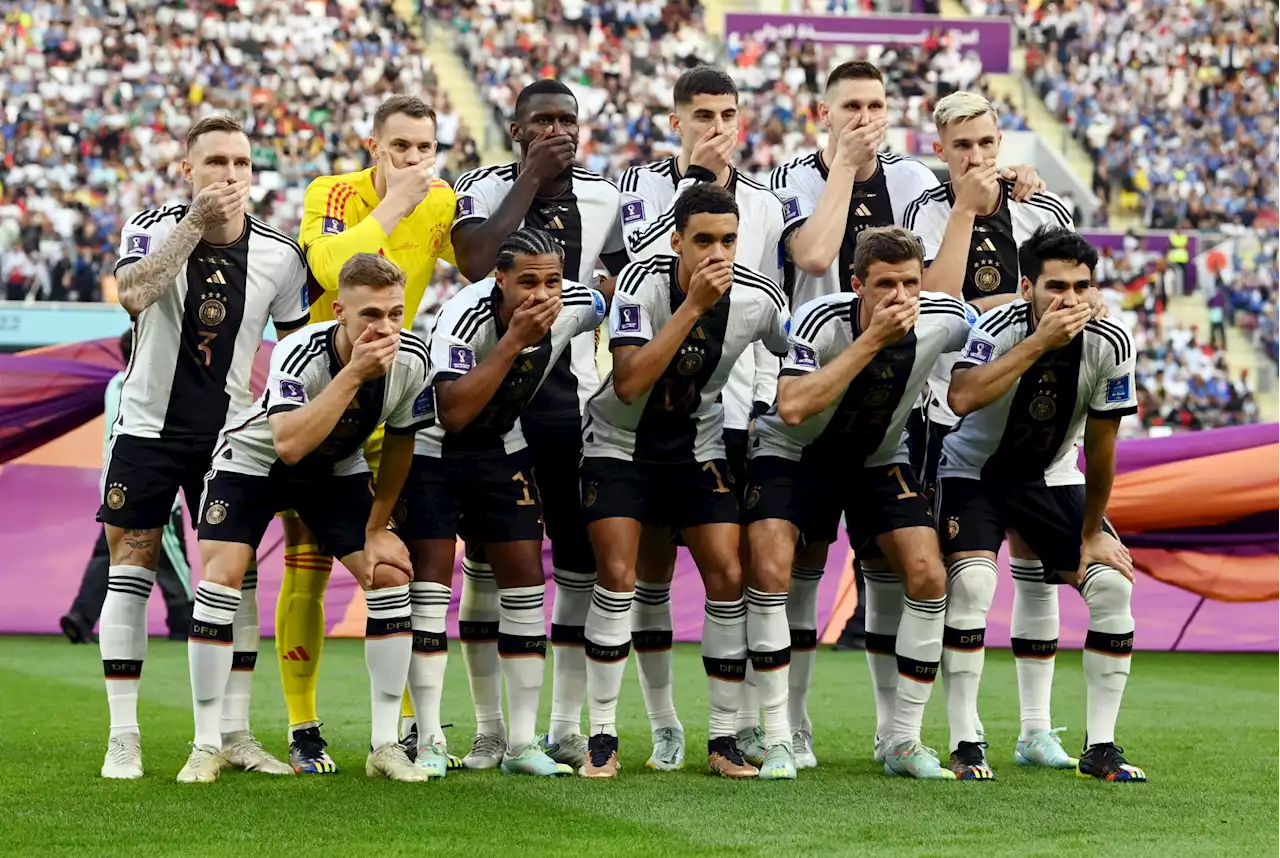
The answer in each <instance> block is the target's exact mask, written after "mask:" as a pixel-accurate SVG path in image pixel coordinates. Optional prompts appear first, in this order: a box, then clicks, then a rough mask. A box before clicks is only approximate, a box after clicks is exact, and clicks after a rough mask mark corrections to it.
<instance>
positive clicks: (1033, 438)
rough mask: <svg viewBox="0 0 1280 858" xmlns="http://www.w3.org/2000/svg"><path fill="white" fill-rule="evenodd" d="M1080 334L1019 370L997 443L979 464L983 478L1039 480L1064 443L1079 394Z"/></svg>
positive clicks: (1082, 342) (1021, 480)
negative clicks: (993, 450) (1028, 366)
mask: <svg viewBox="0 0 1280 858" xmlns="http://www.w3.org/2000/svg"><path fill="white" fill-rule="evenodd" d="M1083 355H1084V337H1075V338H1074V339H1072V340H1071V342H1070V343H1068V344H1067V345H1066V346H1064V347H1063V348H1060V349H1055V350H1053V351H1051V352H1047V353H1046V354H1044V355H1042V356H1041V357H1040V359H1039V360H1037V361H1036V362H1035V363H1033V364H1032V365H1031V367H1030V368H1029V369H1028V370H1027V371H1026V372H1024V373H1023V374H1022V378H1020V379H1019V380H1018V386H1017V388H1016V389H1015V390H1014V393H1013V401H1012V402H1011V403H1010V404H1009V413H1008V416H1007V417H1006V418H1005V424H1004V432H1003V433H1002V434H1001V436H1000V445H999V446H998V447H997V448H996V451H995V452H994V453H992V454H991V458H989V459H987V463H986V465H984V466H983V468H982V477H983V479H988V478H990V479H999V480H1005V481H1014V482H1019V483H1042V482H1043V481H1044V471H1045V469H1046V468H1048V467H1049V465H1050V464H1052V462H1053V459H1054V457H1055V456H1056V455H1057V453H1058V451H1059V450H1061V449H1062V445H1063V444H1064V443H1066V440H1067V431H1068V430H1069V429H1070V428H1071V417H1072V415H1073V414H1075V410H1076V398H1077V397H1078V396H1079V394H1080V362H1081V360H1082V359H1083Z"/></svg>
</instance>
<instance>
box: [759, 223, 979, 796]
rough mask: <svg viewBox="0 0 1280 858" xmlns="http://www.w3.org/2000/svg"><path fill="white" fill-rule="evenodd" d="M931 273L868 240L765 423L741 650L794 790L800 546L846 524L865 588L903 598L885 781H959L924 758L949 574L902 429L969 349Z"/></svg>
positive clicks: (884, 735)
mask: <svg viewBox="0 0 1280 858" xmlns="http://www.w3.org/2000/svg"><path fill="white" fill-rule="evenodd" d="M923 273H924V267H923V259H922V257H921V252H920V245H919V243H918V241H917V240H916V237H915V236H914V235H912V234H911V233H910V232H908V231H906V230H904V229H901V228H897V227H875V228H872V229H869V230H866V231H864V232H863V233H862V235H861V236H860V238H859V240H858V247H857V249H856V250H855V251H854V256H853V288H854V292H853V293H836V294H832V295H826V296H824V297H821V298H817V299H815V300H813V301H811V302H809V303H808V304H806V305H804V306H803V307H801V308H800V310H799V311H798V312H797V313H796V317H795V319H794V320H793V322H792V325H791V333H790V349H789V351H788V355H787V358H786V360H785V362H784V364H783V368H782V377H781V378H780V379H779V382H778V407H777V409H776V411H771V412H770V413H768V414H766V415H765V416H763V417H761V418H759V419H758V420H756V424H755V428H754V431H753V441H752V445H751V461H750V463H749V465H748V470H749V473H750V482H749V483H748V489H747V495H746V507H747V511H746V518H747V521H748V526H747V535H748V539H749V540H750V543H751V560H752V563H751V569H750V571H749V572H748V578H747V580H748V590H747V644H748V648H749V650H750V652H751V658H752V659H753V660H754V661H755V663H756V670H757V672H758V674H759V676H760V697H761V700H762V702H763V704H764V712H765V730H766V745H767V746H768V753H767V755H766V757H765V762H764V765H763V766H762V767H761V770H760V777H762V778H771V779H772V778H788V779H789V778H794V777H795V776H796V760H795V758H794V756H793V753H792V751H793V747H792V744H791V742H792V732H791V731H792V725H791V722H790V719H789V715H788V707H787V694H788V681H789V679H788V672H789V664H790V661H791V651H790V646H789V640H788V630H787V617H786V615H785V614H784V613H783V605H784V604H785V602H786V601H787V590H788V587H789V584H790V580H789V579H790V577H791V568H792V563H793V562H794V559H795V553H796V550H795V547H796V542H797V539H803V540H804V542H805V544H808V545H813V546H821V548H822V549H824V550H825V547H826V546H827V545H828V544H829V543H830V542H831V541H832V540H834V539H835V536H836V529H837V527H838V526H839V524H840V515H841V513H842V512H843V513H844V516H845V521H846V522H847V525H848V528H849V541H850V544H851V545H852V546H853V547H854V550H855V551H856V552H857V553H858V554H859V555H862V556H864V557H865V558H866V560H865V561H864V562H865V563H866V564H867V569H868V583H870V581H872V580H878V579H879V578H880V577H883V576H884V575H885V574H896V576H897V577H899V578H900V579H901V582H902V586H904V587H905V590H906V609H905V611H904V612H903V615H902V619H901V628H900V630H897V631H898V632H899V633H898V634H897V636H896V641H895V646H896V662H897V670H898V671H899V673H901V675H902V677H903V678H901V679H899V680H898V681H897V683H896V684H895V686H894V694H895V700H894V701H893V705H892V706H891V707H890V708H889V711H888V713H886V712H884V711H880V710H882V708H883V707H877V710H878V711H877V721H878V724H877V733H878V736H877V746H878V747H877V751H878V754H879V755H880V756H881V757H883V758H884V761H885V771H886V772H887V773H889V774H894V775H909V776H911V777H917V778H944V779H950V778H951V777H953V776H952V774H951V772H949V771H948V770H946V769H944V768H942V767H941V765H940V764H939V762H938V759H937V757H936V756H934V754H933V752H932V751H930V750H929V749H927V748H925V747H924V746H923V745H922V744H921V743H920V725H921V720H922V719H923V717H924V708H925V705H926V704H927V703H928V700H929V697H930V694H931V692H932V688H933V679H934V677H935V676H936V675H937V672H938V662H939V660H940V658H941V655H942V621H943V612H944V611H945V610H946V574H945V572H944V570H943V567H942V563H941V559H940V556H939V554H938V537H937V533H936V532H935V530H934V523H933V516H932V514H931V511H930V509H929V503H928V501H927V500H926V499H925V498H924V496H923V495H922V494H921V492H920V487H919V485H918V484H917V483H916V480H915V477H914V475H913V474H912V471H911V467H910V462H909V457H908V454H907V447H906V444H905V442H904V440H903V429H904V427H905V426H906V422H907V417H908V416H909V415H910V413H911V408H912V405H913V404H914V403H915V401H916V397H918V396H919V395H920V392H921V391H922V390H923V389H924V386H925V383H926V381H927V379H928V375H929V370H930V368H932V366H933V363H934V361H935V360H936V359H937V358H938V356H939V355H941V354H942V353H943V352H947V351H955V350H957V349H959V348H960V347H961V345H962V344H963V343H964V341H965V338H966V337H967V335H968V332H969V323H968V321H967V319H966V318H965V312H964V306H963V304H962V303H961V302H960V300H959V299H957V298H953V297H951V296H949V295H939V294H936V293H934V294H931V293H927V292H921V291H920V282H921V279H922V276H923ZM917 317H918V320H917ZM885 570H891V572H886V571H885ZM873 576H875V577H873Z"/></svg>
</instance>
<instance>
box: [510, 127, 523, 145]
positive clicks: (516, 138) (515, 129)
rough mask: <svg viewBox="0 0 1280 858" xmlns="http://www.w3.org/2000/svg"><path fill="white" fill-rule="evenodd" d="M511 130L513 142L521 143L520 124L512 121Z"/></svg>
mask: <svg viewBox="0 0 1280 858" xmlns="http://www.w3.org/2000/svg"><path fill="white" fill-rule="evenodd" d="M509 130H510V131H511V140H512V142H513V143H519V142H521V141H520V130H521V129H520V125H519V124H518V123H515V122H512V123H511V128H510V129H509Z"/></svg>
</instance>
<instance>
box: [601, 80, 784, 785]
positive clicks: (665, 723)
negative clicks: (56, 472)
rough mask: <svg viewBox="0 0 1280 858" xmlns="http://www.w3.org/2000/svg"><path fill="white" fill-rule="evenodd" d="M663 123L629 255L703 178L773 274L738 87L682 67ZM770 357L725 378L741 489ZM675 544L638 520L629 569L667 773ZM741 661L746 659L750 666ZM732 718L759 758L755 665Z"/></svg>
mask: <svg viewBox="0 0 1280 858" xmlns="http://www.w3.org/2000/svg"><path fill="white" fill-rule="evenodd" d="M672 101H673V102H674V109H673V110H672V113H671V125H672V127H673V128H674V129H675V130H676V132H677V133H678V134H679V135H680V141H681V152H680V154H679V155H677V156H675V157H672V158H666V159H663V160H661V161H656V162H654V163H652V164H646V165H644V166H640V167H632V168H631V169H629V170H628V171H627V172H626V173H625V174H624V175H623V177H622V182H621V186H622V230H623V233H624V235H625V237H626V241H627V251H628V253H629V255H630V257H631V259H632V261H638V260H643V259H652V258H653V257H654V256H658V255H670V254H671V234H672V232H674V231H675V216H674V206H675V202H676V200H677V199H679V197H680V194H682V193H683V192H685V191H687V190H688V189H689V188H692V187H695V186H697V185H698V184H702V183H711V184H716V185H719V186H720V187H722V188H727V189H728V190H729V192H730V193H732V194H733V195H734V198H735V199H736V200H737V202H738V211H739V213H740V217H739V222H738V242H737V248H738V249H737V256H736V257H735V260H734V261H735V262H736V263H737V264H738V265H745V266H746V267H747V268H750V269H751V270H753V271H755V272H757V273H760V274H763V275H765V276H766V277H769V278H770V279H773V280H775V281H777V282H779V283H780V282H781V280H780V277H781V272H780V269H779V268H778V242H779V241H780V240H781V238H782V204H781V203H780V201H779V200H778V198H777V197H776V196H775V195H774V194H773V193H772V192H771V191H769V190H768V189H767V188H765V187H764V185H761V184H760V183H758V182H756V181H754V180H753V179H751V178H750V177H749V176H746V175H744V174H742V173H741V172H739V171H738V169H737V168H736V167H734V166H733V164H732V159H733V155H734V151H735V150H736V149H737V145H738V121H739V113H738V88H737V87H736V86H734V83H733V79H732V78H730V77H729V75H727V74H725V73H724V72H723V71H721V70H720V69H717V68H711V67H710V66H699V67H697V68H694V69H690V70H689V71H686V72H685V73H684V74H682V75H680V78H679V80H677V81H676V85H675V89H674V91H673V92H672ZM777 380H778V360H777V358H775V357H773V356H772V355H770V354H769V350H768V349H767V348H765V347H764V345H763V344H762V343H759V342H757V343H755V344H753V347H752V348H751V349H750V350H748V351H745V352H743V353H742V357H740V358H738V362H737V363H735V364H734V365H733V371H732V372H731V373H730V374H729V380H728V381H727V382H726V383H725V386H724V394H723V398H724V426H725V435H724V443H725V459H726V461H728V463H729V470H730V472H731V473H732V474H733V477H734V482H735V483H736V484H737V485H738V486H739V490H741V487H742V486H743V485H744V484H745V477H746V473H745V466H746V457H747V426H748V425H749V423H750V421H751V419H752V418H753V417H755V416H756V415H757V414H761V413H763V412H764V411H766V410H767V409H768V408H769V407H770V406H771V405H772V404H773V397H774V390H775V389H776V386H777ZM675 561H676V549H675V545H674V543H673V541H672V539H671V534H670V533H669V532H668V531H666V529H665V528H655V527H649V528H646V532H645V534H644V536H643V538H642V547H641V551H640V562H639V566H638V568H637V570H636V575H637V579H638V582H637V584H636V600H635V602H634V603H633V606H632V610H633V612H634V614H635V616H634V617H633V618H632V635H633V644H634V646H635V650H636V666H637V668H638V672H639V676H640V687H641V689H642V691H643V692H644V702H645V709H646V710H648V713H649V726H650V728H651V729H652V731H653V755H652V756H651V757H650V758H649V761H648V763H647V764H646V765H648V766H649V767H650V768H654V769H658V770H662V771H670V770H673V769H678V768H680V766H681V765H682V764H683V760H684V753H685V741H684V727H683V726H682V725H681V723H680V719H679V718H678V717H677V716H676V707H675V699H674V697H673V695H672V688H673V687H674V684H675V677H674V671H673V669H672V660H671V623H672V618H671V580H672V578H673V577H674V575H675ZM748 667H749V666H748ZM743 691H744V693H743V704H742V710H741V712H740V713H739V718H738V743H739V747H741V749H742V752H743V754H744V755H745V756H746V758H747V759H748V760H750V761H751V762H752V763H753V764H757V765H758V764H759V763H760V761H761V760H762V759H763V758H764V746H763V745H762V744H761V741H762V739H763V738H764V734H763V732H762V731H761V730H760V727H759V723H760V706H759V700H758V698H757V696H756V694H755V671H754V669H749V670H748V672H747V677H746V684H745V685H744V686H743Z"/></svg>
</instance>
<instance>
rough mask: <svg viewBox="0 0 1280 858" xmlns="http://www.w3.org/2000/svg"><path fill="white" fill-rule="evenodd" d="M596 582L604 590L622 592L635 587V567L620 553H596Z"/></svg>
mask: <svg viewBox="0 0 1280 858" xmlns="http://www.w3.org/2000/svg"><path fill="white" fill-rule="evenodd" d="M596 582H597V583H598V584H599V585H600V586H601V587H604V588H605V589H606V590H611V591H613V592H615V593H622V592H626V591H628V590H633V589H635V586H636V567H635V564H634V563H632V562H628V560H627V558H626V557H625V556H623V555H621V554H620V553H616V552H612V551H610V552H605V553H603V554H600V553H597V555H596Z"/></svg>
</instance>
